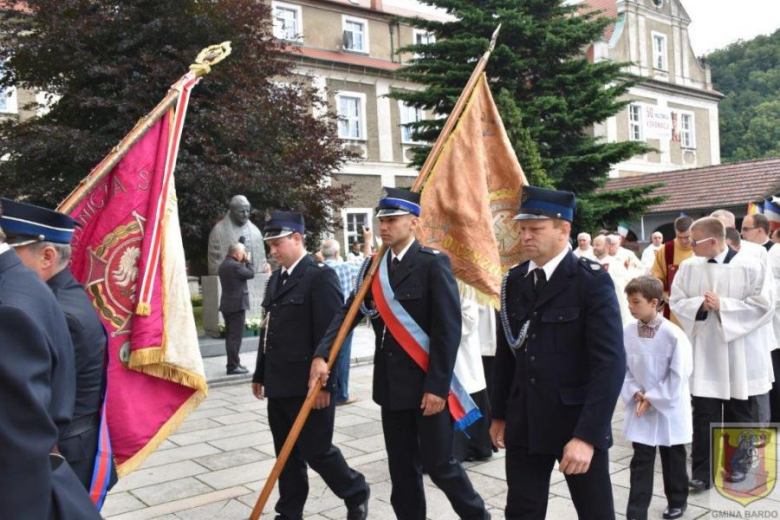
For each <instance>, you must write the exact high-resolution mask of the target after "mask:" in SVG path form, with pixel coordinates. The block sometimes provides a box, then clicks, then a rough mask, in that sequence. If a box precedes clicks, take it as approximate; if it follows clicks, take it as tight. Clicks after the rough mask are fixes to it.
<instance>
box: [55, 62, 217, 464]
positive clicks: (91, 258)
mask: <svg viewBox="0 0 780 520" xmlns="http://www.w3.org/2000/svg"><path fill="white" fill-rule="evenodd" d="M197 81H198V78H197V77H196V76H195V75H194V74H193V73H189V74H187V75H185V76H184V77H183V78H182V79H181V80H180V81H179V82H178V83H177V84H176V85H174V87H173V88H174V89H180V91H181V94H180V96H179V100H178V103H177V106H176V109H175V110H174V109H169V110H168V111H167V113H166V114H165V115H163V116H162V117H161V118H160V119H158V120H157V122H156V123H155V124H154V125H153V126H152V127H151V128H150V129H149V130H148V131H147V132H146V133H145V134H144V135H143V137H141V138H140V139H139V140H138V141H137V142H136V143H135V144H134V145H133V147H132V148H131V149H130V150H129V151H128V152H127V154H126V155H125V156H124V157H123V158H122V159H121V161H120V162H119V163H117V164H116V166H114V167H113V169H111V171H110V172H109V173H108V174H107V175H105V176H103V177H102V178H101V180H100V181H99V182H97V183H96V184H94V185H93V186H91V187H90V188H89V189H88V190H87V191H85V192H83V193H82V194H81V195H80V197H79V199H78V201H77V202H76V203H75V205H72V204H71V205H70V208H72V209H70V210H69V214H70V215H71V216H72V217H73V218H74V219H75V220H76V221H77V222H78V223H79V224H80V225H81V228H77V230H76V233H75V234H74V237H73V243H72V245H73V255H72V260H71V270H72V271H73V275H74V276H75V277H76V278H77V279H78V280H79V281H80V282H81V283H82V284H83V285H84V287H85V288H86V290H87V294H88V295H89V297H90V298H91V300H92V303H93V305H94V306H95V309H96V310H97V311H98V313H99V315H100V318H101V320H102V321H103V324H104V326H105V328H106V331H107V332H108V338H109V343H108V348H109V367H108V382H109V384H108V386H107V395H106V411H105V414H106V419H107V424H108V431H109V434H110V439H111V446H112V448H113V452H114V460H115V462H116V464H117V472H118V474H119V475H120V476H124V475H127V474H128V473H130V472H131V471H133V470H134V469H135V468H137V467H138V466H139V465H140V464H141V462H143V460H144V459H145V458H146V457H147V456H148V455H149V454H150V453H151V452H152V451H154V450H155V449H156V448H157V446H159V445H160V443H161V442H162V441H163V440H164V439H165V438H166V437H167V436H168V435H169V434H170V433H171V432H172V431H173V430H175V429H176V428H177V427H178V426H179V424H180V423H181V421H182V420H184V418H185V417H186V416H187V414H188V413H190V412H191V411H192V410H194V409H195V408H196V407H197V406H198V404H199V403H200V402H201V401H202V400H203V399H204V398H205V397H206V393H207V387H206V378H205V372H204V368H203V360H202V359H201V356H200V349H199V345H198V337H197V332H196V329H195V321H194V318H193V314H192V305H191V302H190V295H189V290H188V287H187V275H186V270H185V259H184V249H183V247H182V238H181V231H180V227H179V216H178V208H177V202H176V190H175V186H174V180H173V169H174V166H175V163H176V156H177V153H178V146H179V139H180V136H181V130H182V127H183V124H184V116H185V114H186V109H187V102H188V99H189V92H190V89H191V88H192V86H194V84H195V83H197Z"/></svg>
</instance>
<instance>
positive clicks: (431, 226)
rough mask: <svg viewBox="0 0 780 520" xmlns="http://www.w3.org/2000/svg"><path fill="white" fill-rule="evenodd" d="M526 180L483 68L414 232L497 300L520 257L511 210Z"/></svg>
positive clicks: (481, 293) (478, 295) (465, 280)
mask: <svg viewBox="0 0 780 520" xmlns="http://www.w3.org/2000/svg"><path fill="white" fill-rule="evenodd" d="M525 184H528V182H527V181H526V179H525V175H524V174H523V170H522V168H521V167H520V163H519V162H518V160H517V156H516V155H515V151H514V150H513V149H512V145H511V144H510V143H509V138H508V137H507V135H506V130H505V129H504V125H503V123H502V121H501V116H500V115H499V113H498V108H497V107H496V104H495V102H494V101H493V96H492V94H491V93H490V88H489V87H488V83H487V79H486V78H485V75H484V74H483V75H482V77H481V78H480V79H479V82H478V83H477V85H476V86H475V88H474V90H473V91H472V93H471V96H470V98H469V100H468V104H467V105H466V108H465V110H464V111H463V114H462V115H461V117H460V119H459V120H458V124H457V126H456V127H455V129H454V130H453V132H452V134H451V135H450V136H449V138H448V139H447V142H446V144H445V145H444V150H443V151H442V153H441V155H440V156H439V158H438V159H437V161H436V164H435V165H434V167H433V169H432V170H431V173H430V175H429V176H428V179H427V180H426V182H425V185H424V186H423V189H422V196H421V199H420V204H421V206H422V216H421V218H420V219H421V221H422V225H421V226H420V227H419V228H418V232H417V239H418V240H419V241H420V243H421V244H423V245H426V246H430V247H433V248H436V249H439V250H441V251H442V252H444V253H447V255H448V256H449V257H450V260H451V262H452V269H453V271H454V273H455V277H456V278H457V279H458V280H459V282H461V283H462V284H465V285H467V286H469V289H468V290H467V291H465V292H466V293H468V295H469V296H471V297H472V299H476V300H477V301H479V302H480V303H483V304H486V303H490V304H492V305H493V306H494V307H495V308H498V300H499V295H500V293H501V278H502V276H503V273H504V272H506V271H507V270H508V269H509V268H510V267H512V266H513V265H514V264H516V263H518V262H519V261H520V260H521V255H522V248H521V243H520V238H519V235H518V233H517V231H516V230H515V226H514V225H513V224H514V223H513V222H512V217H514V215H516V214H517V212H518V208H519V206H520V188H521V187H522V186H523V185H525ZM461 292H464V290H463V287H461Z"/></svg>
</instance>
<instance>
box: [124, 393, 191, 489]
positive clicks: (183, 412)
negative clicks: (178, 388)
mask: <svg viewBox="0 0 780 520" xmlns="http://www.w3.org/2000/svg"><path fill="white" fill-rule="evenodd" d="M204 399H206V392H201V391H195V393H193V394H192V396H190V398H189V399H187V401H185V402H184V404H183V405H182V406H181V407H180V408H179V409H178V410H177V411H176V413H175V414H173V415H172V416H171V418H170V419H168V420H167V421H166V423H165V424H164V425H163V426H162V428H160V429H159V430H158V431H157V434H155V436H154V437H152V438H151V439H150V440H149V442H147V443H146V446H144V447H143V448H141V449H140V450H139V451H138V452H137V453H136V454H135V455H133V456H132V457H131V458H129V459H127V460H126V461H125V462H124V463H122V464H120V465H117V468H116V473H117V475H118V476H119V477H120V478H122V477H125V476H127V475H129V474H130V473H132V472H133V471H135V470H136V469H138V467H139V466H140V465H141V464H142V463H143V462H144V460H146V458H147V457H148V456H149V455H151V454H152V453H154V451H155V450H156V449H157V448H159V447H160V444H162V443H163V441H164V440H165V439H166V438H167V437H168V435H170V434H171V433H173V432H174V431H176V429H177V428H178V427H179V426H180V425H181V423H182V421H184V419H185V418H186V417H187V416H188V415H189V414H191V413H192V412H194V411H195V409H196V408H197V407H198V406H199V405H200V403H202V402H203V400H204Z"/></svg>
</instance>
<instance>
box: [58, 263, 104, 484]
mask: <svg viewBox="0 0 780 520" xmlns="http://www.w3.org/2000/svg"><path fill="white" fill-rule="evenodd" d="M47 285H48V286H49V288H50V289H51V290H52V292H53V293H54V296H55V297H56V298H57V302H58V303H59V304H60V308H61V309H62V312H64V313H65V320H66V322H67V323H68V331H69V332H70V338H71V340H72V342H73V354H74V357H75V362H76V402H75V406H74V408H73V421H72V422H71V425H70V428H69V429H68V431H67V432H66V433H65V435H64V437H62V438H60V443H59V447H60V452H61V453H62V454H63V455H64V456H65V458H66V459H67V460H68V462H69V463H70V464H71V466H72V467H73V471H74V472H75V473H76V475H77V476H78V477H79V480H81V482H82V484H84V486H85V487H89V484H90V482H91V481H92V469H93V466H94V461H95V454H96V453H97V445H98V437H99V426H100V407H101V406H102V404H103V392H104V390H105V380H104V370H103V365H104V364H105V363H106V362H107V358H106V344H107V341H108V337H107V336H106V332H105V329H104V328H103V324H102V323H101V322H100V318H99V317H98V314H97V311H96V310H95V308H94V307H93V306H92V303H91V302H90V300H89V297H88V296H87V293H86V292H85V291H84V288H83V287H82V286H81V284H79V283H78V282H77V281H76V279H75V278H73V275H72V274H71V272H70V269H64V270H63V271H60V272H59V273H57V274H56V275H55V276H53V277H51V278H50V279H49V281H48V282H47ZM113 464H114V463H113V461H111V465H112V468H111V470H110V477H109V487H108V488H109V489H111V487H113V486H114V484H115V483H116V475H115V471H116V470H115V469H114V467H113Z"/></svg>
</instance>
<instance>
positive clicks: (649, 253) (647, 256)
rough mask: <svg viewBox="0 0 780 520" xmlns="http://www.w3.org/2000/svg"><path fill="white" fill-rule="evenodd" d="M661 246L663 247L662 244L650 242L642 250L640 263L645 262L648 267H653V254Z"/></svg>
mask: <svg viewBox="0 0 780 520" xmlns="http://www.w3.org/2000/svg"><path fill="white" fill-rule="evenodd" d="M662 247H664V245H663V244H661V245H660V246H654V245H653V244H650V245H649V246H647V247H646V248H645V250H644V251H642V263H643V264H645V267H647V268H648V269H652V268H653V264H654V263H655V255H656V253H658V250H659V249H661V248H662Z"/></svg>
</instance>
